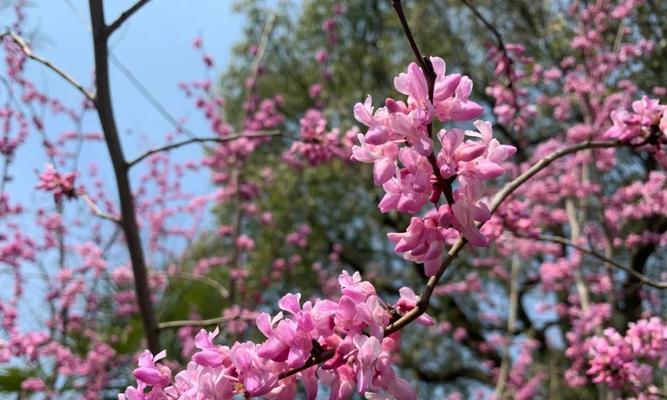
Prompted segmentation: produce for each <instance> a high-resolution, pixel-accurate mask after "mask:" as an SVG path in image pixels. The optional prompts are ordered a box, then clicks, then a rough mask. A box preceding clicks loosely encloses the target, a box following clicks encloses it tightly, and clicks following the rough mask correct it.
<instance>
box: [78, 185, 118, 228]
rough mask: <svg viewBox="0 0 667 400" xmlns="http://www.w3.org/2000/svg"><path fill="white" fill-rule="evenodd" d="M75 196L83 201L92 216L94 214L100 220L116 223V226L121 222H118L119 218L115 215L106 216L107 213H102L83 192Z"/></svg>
mask: <svg viewBox="0 0 667 400" xmlns="http://www.w3.org/2000/svg"><path fill="white" fill-rule="evenodd" d="M76 195H77V197H80V198H81V199H82V200H83V201H84V203H86V205H87V206H88V208H90V210H91V211H92V212H93V214H95V215H96V216H98V217H100V218H102V219H106V220H109V221H111V222H115V223H117V224H120V222H121V220H120V217H119V216H117V215H112V214H108V213H105V212H104V211H102V210H101V209H100V208H99V207H98V206H97V204H95V202H94V201H93V199H91V198H90V196H88V193H85V192H79V193H77V194H76Z"/></svg>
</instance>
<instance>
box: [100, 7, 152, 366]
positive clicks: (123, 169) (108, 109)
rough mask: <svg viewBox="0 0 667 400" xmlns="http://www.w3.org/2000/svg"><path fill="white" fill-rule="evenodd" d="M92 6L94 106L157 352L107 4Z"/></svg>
mask: <svg viewBox="0 0 667 400" xmlns="http://www.w3.org/2000/svg"><path fill="white" fill-rule="evenodd" d="M89 6H90V20H91V25H92V30H93V47H94V53H95V82H96V84H97V96H96V99H95V106H96V108H97V114H98V116H99V118H100V124H101V125H102V131H103V132H104V139H105V142H106V144H107V149H108V151H109V156H110V158H111V163H112V164H113V170H114V175H115V177H116V186H117V188H118V201H119V203H120V209H121V226H122V228H123V233H124V235H125V241H126V243H127V249H128V251H129V253H130V261H131V264H132V272H133V275H134V286H135V293H136V297H137V303H138V305H139V311H140V314H141V319H142V323H143V327H144V334H145V336H146V341H147V342H148V348H149V350H150V351H151V352H152V353H153V354H157V352H159V351H160V350H161V347H160V342H159V337H158V326H157V320H156V319H155V313H154V312H153V305H152V302H151V294H150V288H149V287H148V272H147V268H146V261H145V258H144V250H143V247H142V244H141V236H140V235H139V226H138V224H137V218H136V215H135V209H134V198H133V196H132V187H131V184H130V179H129V176H128V172H129V169H128V164H127V162H126V161H125V156H124V155H123V148H122V145H121V142H120V138H119V135H118V128H117V126H116V120H115V117H114V113H113V107H112V102H111V86H110V82H109V63H108V62H109V60H108V55H109V50H108V43H107V35H106V32H105V29H106V27H105V25H104V7H103V5H102V0H89ZM126 18H127V17H126ZM121 22H122V21H121Z"/></svg>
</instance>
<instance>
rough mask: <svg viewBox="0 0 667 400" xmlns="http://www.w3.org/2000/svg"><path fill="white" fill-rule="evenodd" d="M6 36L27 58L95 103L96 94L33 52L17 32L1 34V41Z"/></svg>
mask: <svg viewBox="0 0 667 400" xmlns="http://www.w3.org/2000/svg"><path fill="white" fill-rule="evenodd" d="M5 36H9V37H10V38H12V40H13V41H14V42H15V43H16V44H17V45H18V46H19V47H20V48H21V51H22V52H23V54H25V55H26V57H28V58H30V59H31V60H34V61H37V62H38V63H40V64H42V65H44V66H45V67H47V68H49V69H50V70H51V71H53V72H55V73H56V74H58V75H60V77H62V78H63V79H65V80H66V81H67V82H68V83H69V84H71V85H72V86H74V87H75V88H76V89H77V90H78V91H79V92H81V94H83V95H84V96H85V97H86V99H88V100H90V101H92V102H94V101H95V94H93V93H90V92H89V91H88V90H86V88H84V87H83V85H81V84H80V83H79V82H77V80H76V79H74V77H73V76H72V75H70V74H69V73H67V72H66V71H64V70H63V69H61V68H59V67H57V66H56V65H54V64H53V63H52V62H51V61H49V60H47V59H46V58H44V57H42V56H39V55H37V54H35V53H33V52H32V49H30V46H28V44H27V43H26V41H25V40H24V39H23V38H22V37H21V36H19V35H18V34H17V33H16V32H13V31H7V32H5V33H3V34H0V39H2V38H3V37H5Z"/></svg>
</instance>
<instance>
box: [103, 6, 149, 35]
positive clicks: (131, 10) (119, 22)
mask: <svg viewBox="0 0 667 400" xmlns="http://www.w3.org/2000/svg"><path fill="white" fill-rule="evenodd" d="M149 1H150V0H139V1H137V2H136V3H134V4H133V5H132V7H130V8H128V9H127V10H125V11H123V13H121V14H120V16H119V17H118V18H116V20H115V21H113V22H112V23H111V24H109V25H108V26H107V27H106V28H105V29H104V34H105V35H106V36H109V35H111V34H112V33H113V32H114V31H115V30H116V29H118V28H120V26H121V25H122V24H123V22H125V21H126V20H127V19H128V18H130V17H131V16H132V14H134V13H135V12H137V11H139V9H140V8H141V7H143V6H144V5H146V3H148V2H149Z"/></svg>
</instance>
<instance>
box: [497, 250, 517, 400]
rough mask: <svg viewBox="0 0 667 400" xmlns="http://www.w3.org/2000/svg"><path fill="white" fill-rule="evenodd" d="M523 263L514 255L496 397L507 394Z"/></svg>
mask: <svg viewBox="0 0 667 400" xmlns="http://www.w3.org/2000/svg"><path fill="white" fill-rule="evenodd" d="M520 267H521V263H520V260H519V255H518V254H516V253H515V254H514V255H513V256H512V268H511V271H510V288H509V313H508V316H507V334H506V335H505V343H504V346H503V347H504V351H503V360H502V362H501V364H500V373H499V374H498V381H497V383H496V389H495V395H494V396H493V398H494V399H499V400H501V399H503V397H504V394H505V386H506V385H507V378H508V377H509V372H510V364H511V361H512V360H511V357H510V344H511V340H512V335H513V333H514V331H515V328H516V318H517V309H518V307H519V268H520Z"/></svg>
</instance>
